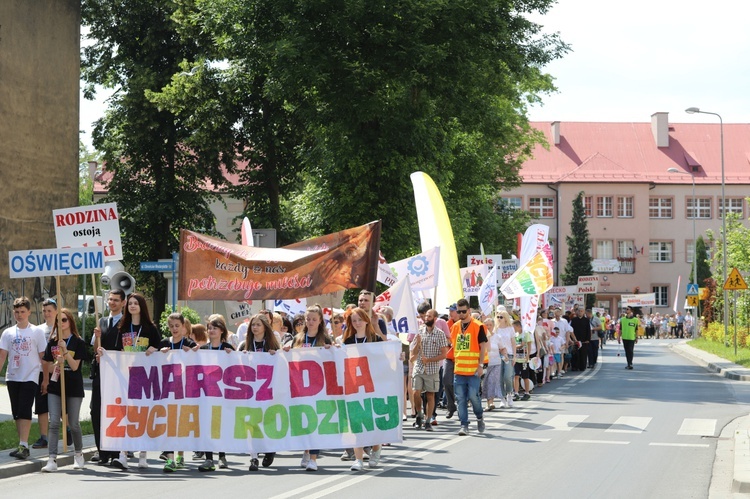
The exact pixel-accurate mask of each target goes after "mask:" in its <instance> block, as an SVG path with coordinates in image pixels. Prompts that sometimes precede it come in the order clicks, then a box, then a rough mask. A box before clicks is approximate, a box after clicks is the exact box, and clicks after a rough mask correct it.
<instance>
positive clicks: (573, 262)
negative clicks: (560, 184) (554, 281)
mask: <svg viewBox="0 0 750 499" xmlns="http://www.w3.org/2000/svg"><path fill="white" fill-rule="evenodd" d="M583 194H584V193H583V191H582V192H579V193H578V195H577V196H576V197H575V199H574V200H573V218H572V219H571V220H570V235H569V236H565V242H566V243H567V244H568V261H567V262H566V263H565V270H564V273H563V274H562V275H561V276H560V278H561V279H562V281H563V284H564V285H565V286H570V285H573V284H577V283H578V278H579V277H580V276H588V275H592V274H593V273H594V268H593V267H592V265H591V253H590V248H591V238H590V237H589V228H588V223H587V222H586V212H585V211H584V209H583ZM595 300H596V296H595V295H593V294H589V295H586V308H591V307H592V306H593V305H594V302H595Z"/></svg>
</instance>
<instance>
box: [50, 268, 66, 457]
mask: <svg viewBox="0 0 750 499" xmlns="http://www.w3.org/2000/svg"><path fill="white" fill-rule="evenodd" d="M55 281H56V282H57V341H58V342H59V341H60V340H61V339H62V332H61V331H60V324H61V323H62V288H61V287H60V276H59V275H58V276H55ZM55 364H57V365H58V367H59V368H60V401H61V403H62V413H61V414H60V416H61V419H62V441H63V452H68V416H67V412H66V410H67V407H66V404H65V357H64V356H63V358H62V361H60V360H57V359H55ZM50 438H52V435H50ZM55 438H57V437H56V436H55Z"/></svg>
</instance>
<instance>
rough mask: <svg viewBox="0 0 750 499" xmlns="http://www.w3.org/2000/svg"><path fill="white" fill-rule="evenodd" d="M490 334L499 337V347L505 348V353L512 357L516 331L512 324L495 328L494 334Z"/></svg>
mask: <svg viewBox="0 0 750 499" xmlns="http://www.w3.org/2000/svg"><path fill="white" fill-rule="evenodd" d="M492 336H493V337H495V336H497V337H498V338H500V345H501V348H505V349H506V350H507V352H506V355H507V356H508V357H510V358H513V353H514V351H515V336H516V331H515V330H514V329H513V326H508V327H499V328H497V329H496V330H495V334H493V335H492Z"/></svg>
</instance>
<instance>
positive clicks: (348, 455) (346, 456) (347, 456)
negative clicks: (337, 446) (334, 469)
mask: <svg viewBox="0 0 750 499" xmlns="http://www.w3.org/2000/svg"><path fill="white" fill-rule="evenodd" d="M341 460H342V461H354V460H355V458H354V452H353V451H352V452H349V449H346V450H345V451H344V452H343V453H342V454H341Z"/></svg>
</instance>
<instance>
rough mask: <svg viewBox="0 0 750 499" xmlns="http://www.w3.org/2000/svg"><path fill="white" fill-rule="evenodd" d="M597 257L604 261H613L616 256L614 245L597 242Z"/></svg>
mask: <svg viewBox="0 0 750 499" xmlns="http://www.w3.org/2000/svg"><path fill="white" fill-rule="evenodd" d="M596 257H597V258H599V259H603V260H611V259H613V258H614V257H615V256H614V245H613V244H612V241H597V242H596Z"/></svg>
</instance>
